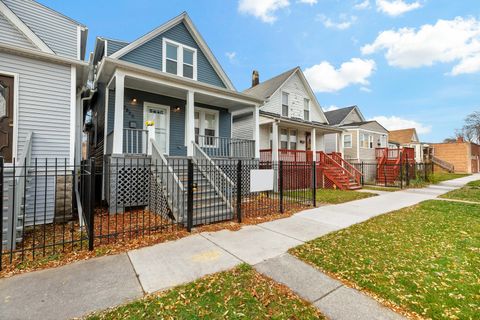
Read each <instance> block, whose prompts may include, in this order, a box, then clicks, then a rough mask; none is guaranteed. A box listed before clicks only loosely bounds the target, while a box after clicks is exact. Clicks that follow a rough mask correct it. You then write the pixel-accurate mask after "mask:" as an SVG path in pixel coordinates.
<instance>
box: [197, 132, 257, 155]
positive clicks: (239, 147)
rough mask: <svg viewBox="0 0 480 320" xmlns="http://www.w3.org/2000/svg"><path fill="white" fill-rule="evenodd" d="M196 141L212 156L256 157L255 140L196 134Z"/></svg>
mask: <svg viewBox="0 0 480 320" xmlns="http://www.w3.org/2000/svg"><path fill="white" fill-rule="evenodd" d="M195 143H196V144H197V145H198V146H199V147H200V148H202V150H203V151H204V152H205V153H206V154H207V155H208V156H209V157H212V158H245V159H253V158H255V140H244V139H235V138H226V137H212V136H202V135H196V136H195Z"/></svg>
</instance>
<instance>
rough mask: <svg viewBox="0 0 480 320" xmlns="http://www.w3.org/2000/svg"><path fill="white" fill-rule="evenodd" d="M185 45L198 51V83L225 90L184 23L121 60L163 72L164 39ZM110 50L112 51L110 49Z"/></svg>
mask: <svg viewBox="0 0 480 320" xmlns="http://www.w3.org/2000/svg"><path fill="white" fill-rule="evenodd" d="M164 37H165V38H168V39H170V40H173V41H176V42H179V43H182V44H185V45H187V46H190V47H192V48H196V49H197V69H198V70H197V79H198V81H201V82H204V83H208V84H211V85H215V86H219V87H222V88H225V87H226V86H225V84H224V83H223V82H222V80H221V78H220V77H219V76H218V74H217V73H216V72H215V69H214V68H213V66H212V65H211V64H210V63H209V62H208V60H207V58H206V56H205V54H204V53H203V52H202V51H201V50H200V48H199V46H198V44H197V43H196V42H195V40H194V39H193V37H192V35H191V34H190V32H189V31H188V29H187V28H186V27H185V24H184V23H183V22H182V23H180V24H178V25H176V26H174V27H172V28H170V29H169V30H167V31H165V32H164V33H162V34H160V35H159V36H157V37H155V38H154V39H152V40H150V41H149V42H147V43H145V44H143V45H142V46H140V47H138V48H136V49H135V50H133V51H131V52H129V53H127V54H126V55H124V56H123V57H121V58H120V59H121V60H124V61H128V62H131V63H136V64H139V65H142V66H145V67H149V68H154V69H157V70H160V71H161V70H162V54H163V53H162V42H163V38H164ZM109 50H110V49H109Z"/></svg>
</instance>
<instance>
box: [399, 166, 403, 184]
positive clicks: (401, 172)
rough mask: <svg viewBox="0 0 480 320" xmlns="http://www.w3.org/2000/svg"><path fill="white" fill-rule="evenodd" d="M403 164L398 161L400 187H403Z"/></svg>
mask: <svg viewBox="0 0 480 320" xmlns="http://www.w3.org/2000/svg"><path fill="white" fill-rule="evenodd" d="M402 166H403V164H402V163H401V162H400V189H403V167H402Z"/></svg>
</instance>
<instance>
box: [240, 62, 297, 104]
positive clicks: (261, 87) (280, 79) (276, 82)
mask: <svg viewBox="0 0 480 320" xmlns="http://www.w3.org/2000/svg"><path fill="white" fill-rule="evenodd" d="M297 69H298V67H295V68H293V69H290V70H288V71H285V72H284V73H281V74H279V75H278V76H276V77H273V78H271V79H269V80H267V81H264V82H261V83H259V84H257V85H256V86H254V87H251V88H249V89H247V90H245V91H243V92H244V93H246V94H249V95H252V96H254V97H257V98H259V99H263V100H267V99H268V98H270V97H271V96H272V94H274V93H275V92H276V91H277V90H278V89H279V88H280V87H281V86H282V85H283V84H284V83H285V82H286V81H287V80H288V78H290V76H292V75H293V74H294V73H295V72H296V71H297Z"/></svg>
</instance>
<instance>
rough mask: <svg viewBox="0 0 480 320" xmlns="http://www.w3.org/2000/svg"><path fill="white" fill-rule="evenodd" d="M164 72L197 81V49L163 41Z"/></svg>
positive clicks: (166, 40) (170, 41)
mask: <svg viewBox="0 0 480 320" xmlns="http://www.w3.org/2000/svg"><path fill="white" fill-rule="evenodd" d="M163 52H164V54H163V72H167V73H171V74H175V75H177V76H181V77H185V78H189V79H193V80H196V79H197V49H195V48H191V47H189V46H186V45H184V44H181V43H178V42H175V41H172V40H169V39H166V38H164V39H163Z"/></svg>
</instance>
